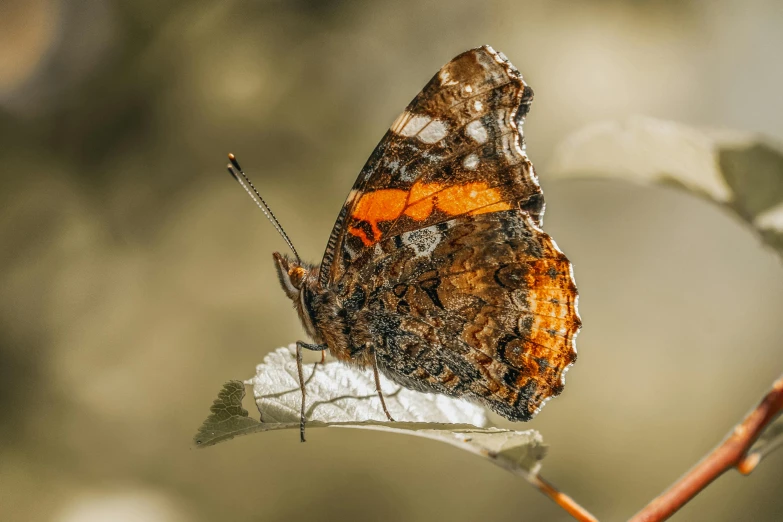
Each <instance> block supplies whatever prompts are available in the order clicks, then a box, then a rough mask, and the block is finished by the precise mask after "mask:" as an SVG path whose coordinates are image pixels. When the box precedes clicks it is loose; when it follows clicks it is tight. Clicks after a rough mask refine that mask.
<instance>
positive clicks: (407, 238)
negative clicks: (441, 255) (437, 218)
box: [400, 225, 442, 257]
mask: <svg viewBox="0 0 783 522" xmlns="http://www.w3.org/2000/svg"><path fill="white" fill-rule="evenodd" d="M436 226H437V225H434V226H431V227H427V228H422V229H419V230H413V231H412V232H405V233H404V234H402V235H401V236H400V238H401V239H402V244H403V245H406V246H409V247H411V248H412V249H413V251H414V252H415V253H416V256H417V257H419V256H425V255H428V254H431V253H432V252H433V251H434V250H435V247H437V246H438V245H439V244H440V240H441V238H442V237H441V233H440V231H438V229H437V228H436Z"/></svg>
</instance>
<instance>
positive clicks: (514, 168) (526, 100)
mask: <svg viewBox="0 0 783 522" xmlns="http://www.w3.org/2000/svg"><path fill="white" fill-rule="evenodd" d="M532 98H533V91H532V90H531V89H530V88H529V87H528V86H527V85H526V84H525V82H524V81H523V80H522V76H521V75H520V74H519V71H517V69H516V68H514V66H513V65H511V63H509V61H508V60H507V59H506V58H505V57H504V56H503V55H502V54H501V53H497V52H495V51H494V50H493V49H492V48H491V47H488V46H484V47H480V48H478V49H473V50H471V51H467V52H465V53H463V54H461V55H459V56H457V57H456V58H454V59H453V60H452V61H451V62H449V63H448V64H446V65H445V66H443V68H442V69H441V70H440V71H439V72H438V74H436V75H435V76H434V77H433V78H432V80H430V81H429V83H427V85H426V86H425V87H424V89H423V90H422V91H421V92H420V93H419V94H418V96H416V98H414V100H413V101H412V102H411V103H410V105H408V107H407V108H406V109H405V111H403V113H402V114H401V115H400V116H399V117H398V118H397V120H396V121H395V122H394V124H393V125H392V127H391V129H389V131H388V132H387V133H386V136H384V138H383V140H381V142H380V143H379V144H378V146H377V147H376V149H375V151H374V152H373V153H372V155H371V156H370V159H369V160H368V161H367V164H366V165H365V166H364V168H363V169H362V171H361V173H360V174H359V178H358V179H357V181H356V183H355V184H354V187H353V189H352V190H351V192H350V193H349V195H348V199H347V201H346V203H345V205H344V207H343V209H342V211H341V212H340V215H339V217H338V219H337V223H336V224H335V226H334V229H333V230H332V234H331V236H330V238H329V243H328V245H327V248H326V252H325V254H324V258H323V261H322V263H321V269H320V274H319V281H320V283H321V285H322V287H327V286H330V285H331V284H332V283H333V282H335V281H338V280H339V279H340V278H341V277H342V275H343V274H344V273H345V272H346V270H347V269H348V267H349V266H350V265H351V264H353V263H354V262H356V261H357V260H359V259H360V258H363V259H365V260H367V259H368V258H370V257H371V254H368V253H371V252H372V251H373V250H374V249H375V246H376V245H377V244H378V243H379V242H380V241H381V240H383V239H384V238H388V237H393V236H396V235H399V234H402V233H404V232H408V231H412V230H416V229H419V228H423V227H427V226H430V225H433V224H437V223H442V222H444V221H447V220H450V219H453V218H454V217H457V216H461V215H479V214H483V213H491V212H495V211H500V210H509V209H517V208H520V209H523V210H525V211H526V212H527V213H528V214H529V215H530V218H531V219H532V222H533V223H534V224H536V225H538V226H540V224H541V218H542V215H543V212H544V199H543V196H542V194H541V189H540V187H539V185H538V181H537V179H536V175H535V173H534V171H533V166H532V165H531V163H530V161H529V160H528V159H527V156H526V155H525V152H524V144H523V139H522V132H521V125H522V121H523V119H524V116H525V115H526V114H527V112H528V109H529V106H530V103H531V101H532Z"/></svg>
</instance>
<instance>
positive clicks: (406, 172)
mask: <svg viewBox="0 0 783 522" xmlns="http://www.w3.org/2000/svg"><path fill="white" fill-rule="evenodd" d="M397 176H399V178H400V179H401V180H403V181H413V180H414V179H415V178H416V171H415V170H413V169H408V166H407V165H403V166H402V167H400V170H399V171H397Z"/></svg>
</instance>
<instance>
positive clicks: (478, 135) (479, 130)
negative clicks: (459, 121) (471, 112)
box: [465, 120, 487, 143]
mask: <svg viewBox="0 0 783 522" xmlns="http://www.w3.org/2000/svg"><path fill="white" fill-rule="evenodd" d="M465 133H466V134H467V135H468V136H470V137H471V138H473V140H474V141H476V143H484V142H485V141H487V129H486V128H485V127H484V124H483V123H481V121H479V120H473V121H472V122H470V123H468V125H467V126H466V127H465Z"/></svg>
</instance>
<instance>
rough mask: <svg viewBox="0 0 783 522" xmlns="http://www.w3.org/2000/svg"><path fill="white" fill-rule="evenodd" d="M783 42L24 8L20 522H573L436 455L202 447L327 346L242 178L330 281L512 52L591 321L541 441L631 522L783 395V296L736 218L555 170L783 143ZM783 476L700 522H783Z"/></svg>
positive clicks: (568, 28) (620, 8)
mask: <svg viewBox="0 0 783 522" xmlns="http://www.w3.org/2000/svg"><path fill="white" fill-rule="evenodd" d="M781 27H783V7H781V4H780V3H779V2H778V1H777V0H746V1H743V2H730V1H727V0H716V1H710V2H707V1H704V0H702V1H696V0H686V1H658V2H652V1H643V0H635V1H631V0H625V1H621V0H593V1H589V2H579V3H576V2H565V1H559V0H547V1H545V0H537V1H519V0H516V1H510V0H496V1H491V2H481V3H479V2H475V1H466V0H452V1H450V2H428V1H413V0H408V1H402V2H363V1H358V0H354V1H349V0H342V1H341V0H320V1H318V0H288V1H274V0H268V1H257V2H239V1H234V0H225V1H222V2H205V1H193V0H191V1H187V2H185V1H172V2H164V1H160V0H158V1H150V0H137V1H135V2H120V1H102V0H2V1H0V160H1V161H0V165H2V166H1V167H0V173H2V175H1V177H0V519H2V520H11V521H27V520H30V521H39V520H40V521H53V522H76V521H79V522H82V521H84V522H93V521H103V520H119V521H125V522H137V521H151V522H181V521H214V520H232V521H239V522H244V521H261V520H263V521H283V520H286V521H288V520H301V519H307V520H323V521H331V520H335V521H337V520H340V521H343V520H378V521H431V520H450V521H452V522H458V521H473V520H485V519H486V520H496V521H506V520H508V521H512V520H513V521H517V520H547V521H549V520H553V521H557V520H568V516H567V515H566V514H565V513H564V512H563V511H561V510H560V509H559V508H557V507H556V506H554V505H553V504H552V503H551V502H550V501H549V500H547V499H546V498H544V497H543V496H542V495H540V494H539V493H538V492H536V491H534V490H533V489H531V488H530V487H529V486H528V485H527V484H526V483H525V482H524V481H523V480H521V479H519V478H516V477H514V476H512V475H510V474H508V473H506V472H504V471H502V470H501V469H499V468H496V467H495V466H492V465H491V464H489V463H487V462H485V461H483V460H482V459H478V458H475V457H473V456H471V455H468V454H465V453H463V452H460V451H458V450H456V449H454V448H452V447H446V446H445V445H441V444H438V443H436V442H432V441H427V440H423V439H418V438H405V437H400V436H395V435H390V434H384V433H373V432H368V431H364V430H334V431H330V430H319V431H315V430H314V431H313V432H312V433H311V435H310V436H309V441H308V443H307V444H304V445H303V444H300V443H299V441H298V435H297V434H296V433H294V432H288V431H286V432H272V433H266V434H261V435H254V436H252V437H245V438H239V439H236V440H233V441H231V442H229V443H226V444H223V445H219V446H216V447H214V448H209V449H205V450H204V451H196V450H195V449H194V448H193V445H192V442H191V438H192V436H193V435H194V433H195V431H196V429H197V428H198V426H199V424H200V423H201V422H202V420H203V419H204V418H205V417H206V416H207V414H208V413H209V406H210V405H211V403H212V400H213V399H214V398H215V396H216V394H217V392H218V390H219V389H220V386H221V384H222V383H223V382H224V381H226V380H229V379H237V378H238V379H244V378H247V377H249V376H251V375H253V373H254V367H255V364H256V363H258V362H260V361H261V360H262V358H263V356H264V355H265V354H266V353H267V352H269V351H271V350H273V349H274V348H276V347H278V346H282V345H286V344H288V343H290V342H293V341H295V340H296V339H299V338H302V332H301V330H300V327H299V324H298V319H297V317H296V314H295V312H294V311H293V310H291V309H290V303H289V301H288V299H287V298H286V297H285V295H284V294H283V292H282V291H281V290H280V289H279V287H278V284H277V281H276V278H275V274H274V271H273V265H272V259H271V252H272V251H273V250H281V249H283V248H284V245H283V243H282V242H281V240H280V239H279V238H278V237H277V236H276V234H275V232H274V230H273V229H272V227H271V226H270V225H269V223H267V222H266V221H265V219H264V218H263V216H262V215H261V213H260V212H258V210H257V209H256V208H255V207H254V206H253V204H252V203H251V202H250V201H249V200H248V199H247V196H246V195H245V194H243V193H242V190H241V189H240V188H239V187H238V186H236V184H235V183H234V182H232V181H231V179H230V178H229V176H228V174H227V173H226V172H225V170H224V164H225V161H226V156H225V155H226V153H227V152H234V153H236V154H237V157H238V158H239V159H240V161H241V162H242V164H243V166H244V167H245V168H246V170H247V171H248V173H249V174H250V175H251V177H252V178H253V180H254V181H255V182H256V185H257V186H258V187H259V188H260V190H261V191H262V193H263V195H264V197H265V198H266V199H267V201H268V202H269V203H270V205H271V206H272V208H273V209H274V210H275V212H276V214H277V216H278V217H279V218H280V221H282V223H283V224H284V226H285V227H286V229H287V231H288V233H289V235H290V236H291V237H292V238H293V240H294V242H295V243H296V245H297V248H298V249H299V251H300V253H302V254H303V257H304V258H306V259H310V260H312V261H319V260H320V258H321V255H322V252H323V249H324V246H325V244H326V240H327V237H328V235H329V231H330V230H331V227H332V224H333V222H334V219H335V217H336V215H337V212H338V210H339V209H340V207H341V205H342V203H343V200H344V198H345V196H346V194H347V192H348V190H349V188H350V186H351V185H352V184H353V181H354V179H355V177H356V175H357V174H358V172H359V170H360V169H361V167H362V165H363V164H364V162H365V160H366V158H367V156H368V155H369V154H370V152H371V151H372V149H373V148H374V146H375V144H376V143H377V141H378V140H379V139H380V138H381V136H382V135H383V133H384V132H385V131H386V129H387V128H388V126H389V125H390V124H391V122H392V121H393V120H394V118H395V117H396V116H397V115H398V114H399V112H400V111H401V110H402V108H403V107H404V106H405V105H407V103H408V102H409V101H410V99H411V98H412V97H413V96H414V95H415V94H416V93H417V92H418V91H419V89H420V88H421V87H422V86H423V85H424V84H425V82H426V81H427V80H429V78H430V77H431V76H432V75H433V74H434V73H435V72H436V71H437V70H438V68H440V66H441V65H443V64H444V63H445V62H447V61H448V60H450V59H451V58H452V57H453V56H455V55H457V54H458V53H460V52H462V51H464V50H466V49H468V48H472V47H476V46H478V45H481V44H484V43H488V44H491V45H492V46H494V47H495V48H496V49H498V50H501V51H503V52H504V53H505V54H506V55H507V56H508V57H509V58H510V59H511V61H512V62H513V63H514V64H515V65H516V66H517V67H518V68H519V69H520V70H521V72H522V73H523V74H524V76H525V78H526V80H527V81H528V83H529V84H530V85H531V86H532V87H533V89H534V90H535V92H536V99H535V103H534V104H533V107H532V111H531V113H530V116H529V118H528V120H527V121H528V123H527V124H526V125H525V131H526V133H527V142H528V151H529V154H530V157H531V158H532V160H533V161H534V162H535V164H536V166H537V168H538V171H539V174H540V176H541V181H542V185H543V187H544V190H545V193H546V196H547V201H548V206H547V216H546V229H547V231H548V232H549V233H550V234H552V235H553V236H554V237H555V238H556V239H557V241H558V243H559V245H560V246H561V248H562V249H563V250H564V251H565V252H566V253H567V254H568V255H569V257H570V258H571V259H572V260H573V261H574V264H575V272H576V277H577V283H578V284H579V288H580V293H581V296H582V297H581V300H580V312H581V314H582V318H583V320H584V325H585V326H584V329H583V331H582V334H581V335H580V337H579V342H578V345H579V346H578V348H579V353H580V357H579V361H578V363H577V364H576V366H575V367H574V368H573V369H572V370H571V372H569V374H568V386H567V387H566V389H565V392H564V393H563V395H562V396H561V397H559V398H557V399H555V400H553V401H552V402H550V403H549V405H548V406H547V407H546V408H545V409H544V411H543V412H542V414H541V415H539V416H538V417H537V418H536V419H535V420H534V421H532V422H530V423H529V424H528V425H526V426H524V427H530V428H535V429H538V430H540V431H541V433H542V434H543V436H544V440H545V441H546V442H548V443H549V444H550V445H551V448H550V453H549V457H548V458H547V459H546V460H545V461H544V467H543V475H544V476H545V477H546V478H547V479H549V480H551V481H552V482H554V483H555V484H556V485H558V486H559V487H560V488H561V489H562V490H564V491H565V492H567V493H568V494H570V495H572V496H573V497H575V498H576V499H577V501H579V502H580V503H581V504H583V505H584V506H585V507H587V508H588V509H589V510H591V511H592V512H593V513H594V514H596V515H597V516H598V517H599V518H600V519H601V520H622V519H624V518H627V517H628V516H630V515H631V514H632V513H633V512H635V511H636V510H638V509H639V508H641V507H642V506H643V505H644V504H645V503H646V502H647V501H649V500H650V499H652V498H653V497H654V496H655V495H656V494H657V493H659V492H660V491H662V490H663V489H664V488H665V487H666V486H667V485H669V484H670V483H671V482H672V481H673V480H675V479H676V478H677V477H678V476H679V475H680V474H682V473H683V472H685V471H686V470H687V469H688V468H689V467H690V466H691V465H692V464H693V463H695V462H696V461H697V460H698V459H699V458H700V457H701V456H702V455H703V454H704V453H705V452H707V451H708V450H709V449H711V448H712V447H713V446H714V445H715V444H717V443H718V442H719V440H720V439H721V438H722V437H723V436H724V434H725V433H726V432H727V431H728V430H729V429H730V428H731V426H732V425H733V424H734V423H735V422H736V421H737V420H739V419H740V418H741V417H742V415H744V413H745V412H746V411H747V410H748V409H749V408H750V407H751V406H752V405H754V404H755V403H756V401H757V400H758V399H759V397H760V396H761V395H762V394H763V393H764V392H765V390H766V389H767V387H768V386H769V385H770V383H771V382H772V381H773V380H774V379H775V378H776V377H777V376H778V375H779V374H780V372H781V369H782V368H783V358H782V357H781V353H783V322H782V321H781V320H780V318H781V310H783V267H781V264H780V262H779V261H778V260H777V259H776V258H775V257H774V255H773V254H772V253H771V252H769V251H767V250H765V249H764V248H763V247H762V246H761V245H760V243H759V242H758V241H757V240H756V239H755V238H754V237H753V236H752V234H751V233H750V232H749V231H748V230H747V229H746V228H745V227H743V226H742V225H740V224H739V223H738V222H737V221H735V220H734V219H732V218H731V217H729V216H727V215H726V214H724V213H722V212H721V211H720V210H719V209H718V208H716V207H714V206H712V205H710V204H709V203H707V202H705V201H702V200H699V199H696V198H693V197H690V196H688V195H686V194H684V193H680V192H675V191H672V190H667V189H665V188H644V187H638V186H633V185H627V184H622V183H617V182H588V181H579V182H568V181H557V182H553V181H551V180H548V179H547V162H548V160H549V159H550V158H551V156H552V153H553V151H554V149H555V147H556V146H557V144H558V143H559V142H560V141H561V140H563V139H564V138H565V137H566V136H567V135H568V134H569V133H570V132H572V131H574V130H576V129H578V128H580V127H582V126H583V125H585V124H588V123H591V122H595V121H599V120H605V119H615V118H625V117H628V116H630V115H634V114H646V115H650V116H655V117H659V118H668V119H674V120H678V121H681V122H684V123H687V124H690V125H697V126H717V127H728V128H735V129H739V130H746V131H758V132H762V133H764V134H766V135H768V136H770V137H772V138H773V139H783V97H781V96H780V92H781V85H782V84H783V68H782V67H781V66H780V55H781V53H782V52H783V31H781V30H780V29H781ZM250 407H251V408H252V406H250ZM251 414H253V412H252V411H251ZM500 424H501V425H504V426H506V425H509V426H510V423H507V422H504V421H501V422H500ZM782 464H783V452H779V453H778V454H775V455H773V456H772V457H771V458H770V459H769V460H768V461H765V462H763V463H762V464H761V466H760V467H759V469H758V470H757V471H756V472H754V473H753V474H752V475H751V476H749V477H747V478H745V477H740V476H739V475H738V474H737V473H729V474H727V475H726V476H724V477H722V478H721V479H720V480H719V481H718V482H717V483H716V484H714V485H713V486H711V487H710V488H709V489H707V490H706V491H705V492H704V493H703V494H701V495H700V496H698V497H697V498H696V499H695V500H694V501H693V502H692V503H691V504H689V505H688V506H687V507H686V508H685V509H684V510H683V511H682V512H680V514H678V515H677V517H675V519H676V520H718V521H735V520H753V521H764V520H770V521H772V520H783V496H781V495H780V484H781V481H783V465H782Z"/></svg>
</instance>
